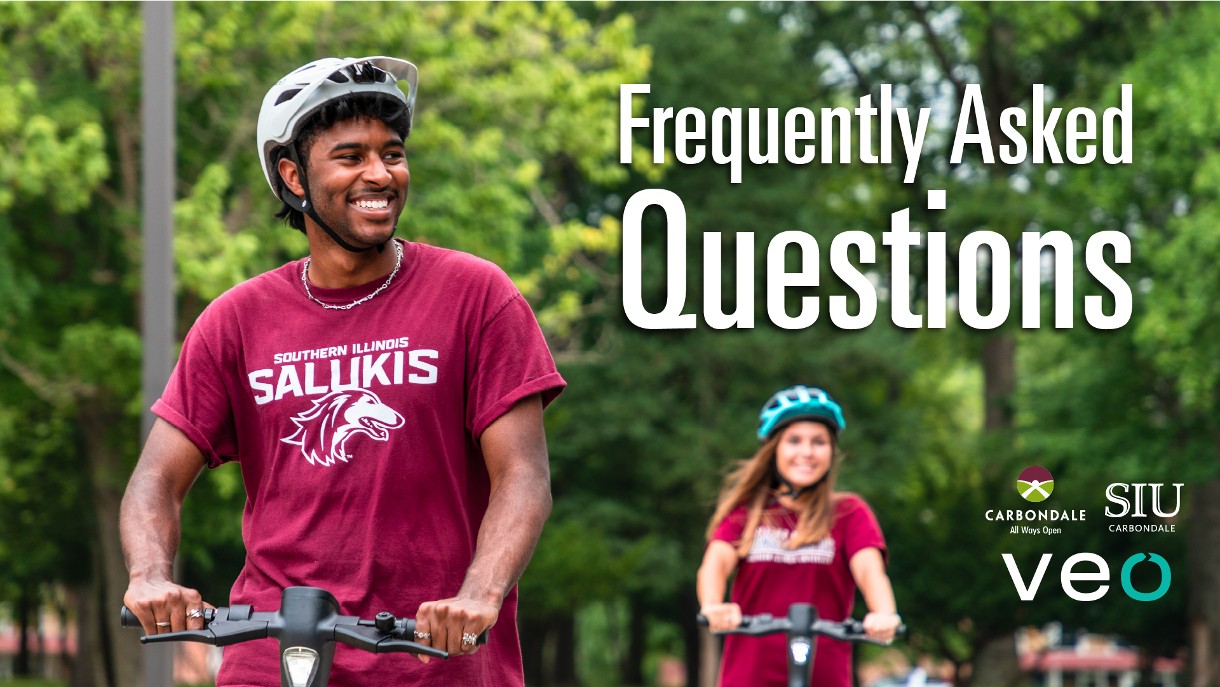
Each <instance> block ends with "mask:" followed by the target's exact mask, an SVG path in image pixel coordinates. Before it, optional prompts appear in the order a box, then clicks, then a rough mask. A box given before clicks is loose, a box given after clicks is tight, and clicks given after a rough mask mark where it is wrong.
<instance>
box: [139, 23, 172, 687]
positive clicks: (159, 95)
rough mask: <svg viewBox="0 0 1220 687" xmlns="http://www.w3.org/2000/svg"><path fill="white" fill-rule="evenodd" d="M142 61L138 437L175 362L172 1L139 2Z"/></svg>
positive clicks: (158, 653) (167, 676) (148, 653)
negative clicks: (141, 349)
mask: <svg viewBox="0 0 1220 687" xmlns="http://www.w3.org/2000/svg"><path fill="white" fill-rule="evenodd" d="M143 11H144V39H143V55H142V65H141V79H140V81H141V84H140V85H141V90H140V94H141V96H140V102H141V114H142V118H143V123H144V126H143V129H144V131H143V141H144V144H143V153H142V157H143V159H142V165H141V168H142V170H143V175H142V176H143V178H142V180H141V188H142V190H141V192H142V194H143V197H142V205H143V244H144V260H143V268H142V269H143V273H142V277H143V282H142V284H143V286H142V289H141V291H142V292H141V299H140V301H141V321H142V322H143V337H144V359H143V365H142V371H143V391H144V416H143V421H142V422H141V429H142V436H145V437H146V436H148V432H149V430H150V429H151V428H152V423H153V416H152V413H151V412H150V411H149V406H150V405H151V404H152V401H153V399H156V398H158V397H159V396H160V395H161V391H162V390H163V389H164V388H165V383H166V382H167V381H168V380H169V375H170V371H171V370H172V369H173V364H174V319H175V314H174V250H173V248H174V240H173V239H174V215H173V203H174V180H175V178H176V175H175V170H174V4H173V3H172V2H145V3H144V8H143ZM171 646H172V645H160V646H146V647H144V648H143V649H142V651H141V655H142V656H143V662H144V665H143V687H170V685H171V684H172V679H173V668H174V654H173V650H172V649H171Z"/></svg>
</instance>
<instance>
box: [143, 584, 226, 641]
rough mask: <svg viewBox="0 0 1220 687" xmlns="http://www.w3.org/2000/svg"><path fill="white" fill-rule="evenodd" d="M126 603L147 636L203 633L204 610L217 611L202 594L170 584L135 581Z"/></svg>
mask: <svg viewBox="0 0 1220 687" xmlns="http://www.w3.org/2000/svg"><path fill="white" fill-rule="evenodd" d="M123 603H124V604H125V605H126V606H127V608H129V609H130V610H131V612H132V613H134V614H135V615H136V617H137V618H139V619H140V624H141V625H142V626H143V627H144V634H146V635H155V634H161V633H165V632H181V631H182V630H202V629H203V626H204V621H203V609H205V608H214V606H212V605H211V604H209V603H205V602H204V601H203V597H201V596H200V595H199V592H197V591H195V590H194V589H190V588H189V587H183V586H182V585H179V584H175V583H174V582H172V581H170V580H151V581H136V580H133V581H132V582H131V584H130V585H129V586H128V587H127V593H126V594H124V595H123Z"/></svg>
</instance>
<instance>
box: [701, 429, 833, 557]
mask: <svg viewBox="0 0 1220 687" xmlns="http://www.w3.org/2000/svg"><path fill="white" fill-rule="evenodd" d="M783 434H784V430H782V429H781V430H780V431H778V432H775V433H774V434H772V435H771V438H770V439H767V441H765V442H763V445H762V446H760V447H759V448H758V451H757V452H756V453H755V454H754V455H753V456H752V457H750V458H747V459H745V460H743V461H739V462H738V463H737V464H736V466H735V467H734V469H733V471H732V472H730V473H729V474H728V476H726V477H725V479H724V486H723V487H722V488H721V490H720V499H719V501H718V502H717V503H716V511H715V512H714V513H713V514H712V519H711V521H710V522H709V523H708V526H707V532H706V533H705V537H706V538H707V540H708V541H711V538H712V534H713V533H715V531H716V528H717V527H718V526H719V525H720V523H721V522H723V521H724V519H725V518H726V517H728V515H729V513H731V512H733V509H735V508H737V507H738V506H740V505H741V504H743V503H744V504H747V508H746V522H745V527H744V528H743V529H742V532H741V542H740V543H738V545H737V555H738V556H740V557H742V558H744V557H745V556H746V555H747V554H749V552H750V546H751V545H753V543H754V532H755V531H756V530H757V529H758V526H759V525H760V524H762V519H763V512H764V511H765V510H766V507H767V504H768V502H770V501H771V500H772V499H773V498H775V495H776V491H775V490H776V488H777V487H778V486H779V484H780V481H779V472H778V470H777V469H776V467H775V447H776V446H777V445H779V440H780V437H782V436H783ZM831 446H832V449H833V454H832V455H831V458H830V468H829V469H827V470H826V474H825V475H824V476H823V477H822V479H821V481H819V482H818V483H817V484H816V485H814V486H813V487H812V488H810V489H808V490H806V491H804V492H803V493H802V494H801V495H800V496H798V497H797V498H796V510H797V512H798V513H799V516H798V518H797V523H796V531H795V532H793V534H792V537H790V538H789V539H788V548H790V549H795V548H799V547H801V546H808V545H809V544H813V543H816V542H819V541H821V540H823V539H825V538H826V537H827V536H828V535H829V534H830V528H831V527H832V526H833V525H834V486H835V477H836V476H837V475H838V472H839V463H840V462H841V456H840V454H839V442H838V438H837V437H835V435H834V432H831Z"/></svg>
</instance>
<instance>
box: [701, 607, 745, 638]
mask: <svg viewBox="0 0 1220 687" xmlns="http://www.w3.org/2000/svg"><path fill="white" fill-rule="evenodd" d="M699 613H700V614H702V615H703V617H704V618H707V628H708V629H709V630H711V631H712V632H724V631H725V630H732V629H734V628H736V627H737V626H738V625H741V606H738V605H737V604H735V603H717V604H708V605H706V606H704V607H703V608H701V609H699Z"/></svg>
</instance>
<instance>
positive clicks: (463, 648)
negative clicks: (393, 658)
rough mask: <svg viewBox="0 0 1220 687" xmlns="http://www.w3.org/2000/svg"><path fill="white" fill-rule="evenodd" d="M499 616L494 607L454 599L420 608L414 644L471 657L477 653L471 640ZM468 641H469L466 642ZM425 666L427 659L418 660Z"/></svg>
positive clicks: (496, 608)
mask: <svg viewBox="0 0 1220 687" xmlns="http://www.w3.org/2000/svg"><path fill="white" fill-rule="evenodd" d="M499 616H500V607H499V606H498V605H496V604H492V603H489V602H487V601H482V600H479V599H473V598H469V597H461V596H456V597H453V598H451V599H441V600H440V601H428V602H425V603H422V604H420V606H419V611H418V612H416V614H415V641H417V642H419V643H420V644H427V645H429V646H433V647H436V648H437V649H444V650H445V651H448V652H449V654H450V655H452V656H456V655H458V654H473V653H474V652H476V651H478V650H479V645H478V644H476V643H475V642H474V638H475V637H478V636H479V635H481V634H483V632H484V631H486V630H487V629H489V628H490V627H491V626H492V625H495V624H496V618H498V617H499ZM467 640H469V641H467ZM419 658H420V660H421V661H423V662H424V663H427V662H428V657H426V656H420V657H419Z"/></svg>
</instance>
